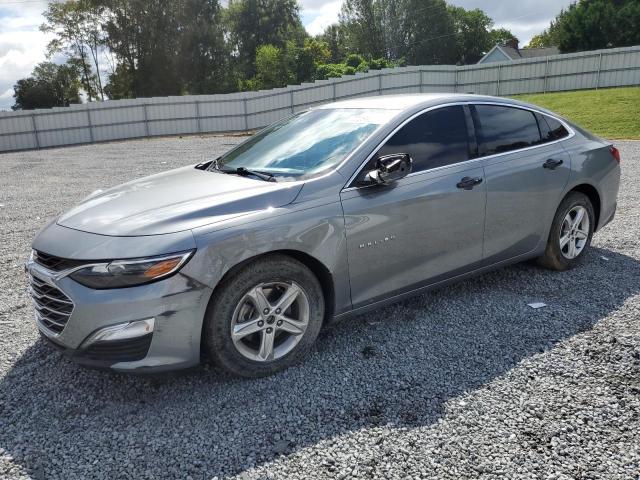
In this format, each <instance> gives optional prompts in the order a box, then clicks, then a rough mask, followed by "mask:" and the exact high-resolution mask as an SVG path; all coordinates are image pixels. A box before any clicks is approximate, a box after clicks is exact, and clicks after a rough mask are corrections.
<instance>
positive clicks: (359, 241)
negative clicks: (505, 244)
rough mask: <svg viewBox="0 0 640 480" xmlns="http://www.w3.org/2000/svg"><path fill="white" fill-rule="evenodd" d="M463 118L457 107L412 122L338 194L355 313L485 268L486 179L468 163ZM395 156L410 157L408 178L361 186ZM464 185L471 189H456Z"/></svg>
mask: <svg viewBox="0 0 640 480" xmlns="http://www.w3.org/2000/svg"><path fill="white" fill-rule="evenodd" d="M467 118H468V123H469V124H470V123H471V117H470V115H466V114H465V109H464V107H463V106H461V105H456V106H450V107H442V108H439V109H437V110H432V111H429V112H426V113H423V114H421V115H420V116H418V117H416V118H414V119H413V120H411V121H410V122H409V123H407V124H406V125H405V126H403V127H402V128H401V129H400V130H398V132H397V133H395V134H394V135H393V136H392V137H391V138H390V139H389V140H388V141H387V142H386V143H385V144H384V145H383V146H382V147H381V148H380V149H379V150H378V152H376V154H374V155H373V157H372V159H371V161H370V162H369V163H368V164H367V165H366V166H365V167H364V168H363V169H362V170H361V171H360V173H359V175H358V176H357V177H356V178H355V179H354V181H353V182H352V183H351V184H350V185H348V186H347V188H346V189H345V190H343V192H342V193H341V200H342V206H343V210H344V215H345V225H346V235H347V250H348V258H349V274H350V281H351V292H352V300H353V306H354V307H355V308H357V307H359V306H363V305H366V304H367V303H371V302H374V301H376V300H381V299H383V298H385V297H389V296H392V295H394V294H400V293H403V292H405V291H407V290H411V289H413V288H418V287H420V286H423V285H426V284H429V283H433V282H437V281H438V280H440V279H442V278H445V277H448V276H453V275H456V274H458V273H462V272H465V271H468V270H470V269H473V268H474V266H477V264H478V263H480V262H481V261H482V238H483V229H484V208H485V184H484V173H483V170H482V167H481V166H480V165H479V164H478V163H479V162H477V161H474V160H470V154H469V150H470V148H469V147H470V145H469V143H470V138H469V129H468V123H467ZM394 153H408V154H409V155H410V156H411V157H412V159H413V161H414V168H413V173H412V174H410V175H409V176H407V177H405V178H403V179H401V180H399V181H397V182H395V183H394V184H392V185H388V186H370V185H366V184H362V183H361V182H362V180H363V178H364V175H365V174H366V172H368V171H369V170H372V169H374V168H375V164H376V160H377V158H378V157H379V156H383V155H389V154H394ZM464 178H467V179H473V180H474V181H472V182H468V183H467V186H466V188H465V187H458V184H459V183H460V182H461V180H462V179H464ZM474 183H475V184H474Z"/></svg>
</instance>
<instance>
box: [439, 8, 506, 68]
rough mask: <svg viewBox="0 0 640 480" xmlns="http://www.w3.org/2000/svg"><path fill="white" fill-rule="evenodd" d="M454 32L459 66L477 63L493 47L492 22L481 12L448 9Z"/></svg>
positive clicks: (477, 10)
mask: <svg viewBox="0 0 640 480" xmlns="http://www.w3.org/2000/svg"><path fill="white" fill-rule="evenodd" d="M449 13H450V14H451V17H452V18H453V24H454V28H455V32H456V57H457V61H458V62H459V63H461V64H463V65H464V64H471V63H477V62H478V60H480V59H481V58H482V56H483V55H484V54H485V53H486V52H487V51H488V50H489V49H490V48H491V47H492V46H493V45H495V43H494V41H493V36H492V34H491V32H490V30H491V27H492V26H493V20H492V19H491V18H490V17H489V16H488V15H487V14H486V13H484V12H483V11H482V10H480V9H478V8H476V9H474V10H465V9H464V8H462V7H453V6H450V7H449Z"/></svg>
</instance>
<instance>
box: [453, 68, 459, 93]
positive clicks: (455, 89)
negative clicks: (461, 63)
mask: <svg viewBox="0 0 640 480" xmlns="http://www.w3.org/2000/svg"><path fill="white" fill-rule="evenodd" d="M455 72H456V73H455V76H454V78H453V93H458V67H457V66H456V70H455Z"/></svg>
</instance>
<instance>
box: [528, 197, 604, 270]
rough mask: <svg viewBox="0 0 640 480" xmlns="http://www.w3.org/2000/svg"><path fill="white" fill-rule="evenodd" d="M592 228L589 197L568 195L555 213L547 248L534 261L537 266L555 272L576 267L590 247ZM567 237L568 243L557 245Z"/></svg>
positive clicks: (593, 217)
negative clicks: (578, 222) (579, 215)
mask: <svg viewBox="0 0 640 480" xmlns="http://www.w3.org/2000/svg"><path fill="white" fill-rule="evenodd" d="M580 211H582V212H583V214H582V217H581V218H582V220H581V222H580V225H579V226H578V228H576V226H575V221H576V220H577V217H576V216H575V215H577V214H578V212H580ZM569 220H571V223H569ZM585 220H586V221H587V222H588V225H587V223H586V222H585ZM572 224H573V225H572ZM595 225H596V223H595V213H594V210H593V205H592V204H591V201H590V200H589V198H588V197H587V196H586V195H584V194H582V193H579V192H570V193H569V194H568V195H567V196H566V197H565V198H564V199H563V200H562V202H561V203H560V206H559V207H558V210H557V211H556V214H555V217H554V218H553V223H552V224H551V231H550V232H549V239H548V240H547V247H546V249H545V252H544V255H543V256H542V257H540V258H538V264H539V265H541V266H543V267H545V268H549V269H551V270H557V271H565V270H568V269H570V268H573V267H575V266H576V265H578V264H579V263H580V262H581V261H582V259H583V258H584V253H585V252H586V251H587V249H588V248H589V246H590V245H591V238H592V237H593V231H594V229H595ZM567 233H568V234H567ZM567 238H568V239H569V240H568V242H566V243H564V245H562V246H561V243H563V241H564V240H566V239H567ZM572 246H573V250H572Z"/></svg>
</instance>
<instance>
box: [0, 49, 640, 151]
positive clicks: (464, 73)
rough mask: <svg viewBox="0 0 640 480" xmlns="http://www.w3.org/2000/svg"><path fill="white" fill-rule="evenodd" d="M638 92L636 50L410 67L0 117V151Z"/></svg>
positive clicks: (639, 63)
mask: <svg viewBox="0 0 640 480" xmlns="http://www.w3.org/2000/svg"><path fill="white" fill-rule="evenodd" d="M628 85H640V46H636V47H627V48H614V49H607V50H596V51H591V52H581V53H575V54H568V55H555V56H552V57H547V58H538V59H525V60H517V61H513V62H499V63H490V64H482V65H467V66H460V67H458V66H451V65H446V66H438V65H432V66H412V67H402V68H394V69H384V70H377V71H371V72H367V73H357V74H356V75H347V76H344V77H342V78H336V79H329V80H318V81H316V82H314V83H304V84H302V85H293V86H288V87H285V88H276V89H273V90H265V91H259V92H240V93H230V94H225V95H186V96H180V97H156V98H139V99H135V100H110V101H106V102H94V103H89V104H82V105H72V106H70V107H61V108H52V109H46V110H44V109H43V110H31V111H18V112H0V152H3V151H5V152H6V151H12V150H23V149H33V148H44V147H53V146H60V145H73V144H80V143H91V142H102V141H108V140H120V139H127V138H138V137H151V136H158V135H178V134H192V133H204V132H237V131H247V130H253V129H256V128H259V127H263V126H265V125H268V124H270V123H272V122H274V121H276V120H278V119H280V118H282V117H284V116H286V115H288V114H290V113H292V112H297V111H300V110H303V109H306V108H308V107H311V106H314V105H319V104H322V103H326V102H331V101H334V100H340V99H345V98H352V97H358V96H367V95H384V94H391V93H417V92H462V93H477V94H486V95H498V96H500V95H502V96H507V95H516V94H521V93H537V92H554V91H562V90H579V89H591V88H602V87H619V86H628Z"/></svg>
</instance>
